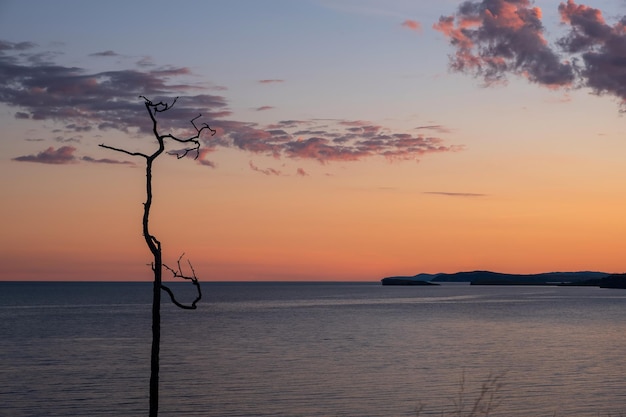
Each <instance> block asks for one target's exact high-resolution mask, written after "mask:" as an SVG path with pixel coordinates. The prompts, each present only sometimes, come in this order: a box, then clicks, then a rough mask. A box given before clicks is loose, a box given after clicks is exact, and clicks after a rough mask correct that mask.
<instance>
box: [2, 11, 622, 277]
mask: <svg viewBox="0 0 626 417" xmlns="http://www.w3.org/2000/svg"><path fill="white" fill-rule="evenodd" d="M235 3H237V4H235ZM243 3H245V5H243V6H242V5H241V2H234V3H233V4H231V2H206V3H205V2H200V3H198V4H187V5H185V7H181V6H180V5H177V4H176V3H175V2H163V1H155V2H150V3H144V2H133V3H130V4H127V3H124V4H123V5H122V3H119V2H117V3H116V2H113V3H110V2H109V3H102V4H100V3H94V2H89V3H87V2H84V3H83V2H74V1H69V0H61V1H60V2H44V1H35V2H27V3H24V2H18V1H7V2H3V3H2V4H1V5H0V118H1V120H2V139H1V141H0V146H1V148H0V155H1V158H0V174H1V175H2V178H3V180H2V185H1V188H0V191H1V194H2V201H3V202H2V204H0V222H2V233H0V279H1V280H124V281H128V280H131V281H133V280H150V279H151V271H150V267H149V266H148V265H147V264H148V263H149V262H150V259H151V258H150V253H149V252H148V250H147V248H146V247H145V242H144V240H143V236H142V234H141V215H142V203H143V201H144V198H145V194H144V193H145V189H144V186H145V173H144V170H143V166H142V160H141V159H133V158H132V157H130V156H126V155H121V154H119V153H115V152H111V151H110V150H107V149H102V148H100V147H98V145H99V144H101V143H108V144H111V145H114V146H124V147H126V148H127V149H137V150H139V149H146V148H149V147H150V146H151V145H152V144H153V139H152V137H151V136H150V129H151V124H150V120H149V117H148V115H147V113H146V111H145V108H144V106H143V103H142V99H140V98H139V95H146V96H150V97H151V98H153V99H159V100H160V99H161V98H163V97H165V98H170V99H173V98H174V97H176V96H180V99H179V100H178V101H177V103H176V105H175V106H174V108H173V111H172V112H171V114H167V115H166V114H164V115H163V118H162V119H160V121H161V122H162V125H163V128H164V129H170V130H171V131H172V132H179V133H184V132H188V131H189V129H190V127H191V125H190V121H191V120H192V119H193V118H195V117H196V116H197V115H198V114H201V115H202V116H201V118H200V119H198V122H202V123H205V122H206V123H208V124H209V125H210V126H211V127H212V128H214V129H215V130H216V131H217V134H216V135H215V136H209V135H206V136H205V137H203V138H202V148H201V151H200V154H199V157H198V158H197V159H195V160H194V159H193V158H188V157H184V158H181V159H177V158H174V157H163V158H162V159H160V160H159V161H158V162H157V164H156V166H155V172H154V187H155V189H154V196H155V200H154V202H153V214H152V216H153V217H152V219H151V230H152V232H153V233H154V234H155V235H156V236H157V237H158V238H159V240H160V241H161V242H163V249H164V257H165V259H166V262H175V260H176V259H177V258H178V257H179V256H180V255H181V254H182V253H183V252H184V253H185V255H186V256H187V257H188V258H189V259H190V260H191V261H192V262H193V265H194V268H195V269H196V272H197V274H198V277H199V278H200V279H201V280H203V281H241V280H245V281H248V280H270V281H273V280H276V281H285V280H307V281H309V280H333V281H344V280H355V281H375V280H378V279H380V278H382V277H384V276H388V275H414V274H417V273H421V272H429V273H436V272H457V271H463V270H493V271H499V272H510V273H533V272H547V271H579V270H595V271H604V272H624V271H625V270H626V265H625V264H624V262H623V255H622V250H623V247H624V245H623V243H622V242H623V236H624V235H625V234H626V216H624V211H625V210H626V163H625V162H626V124H625V120H624V117H623V115H622V114H621V113H620V111H621V110H623V103H624V100H625V99H626V87H624V85H626V84H625V83H624V80H626V67H624V66H623V65H622V66H621V67H619V66H615V65H614V66H611V65H610V64H607V63H609V62H625V61H624V59H626V57H625V56H623V54H624V51H625V50H626V48H624V47H623V46H624V45H626V31H624V24H623V23H621V22H620V20H619V18H618V17H617V16H624V15H625V14H626V7H625V6H624V4H616V3H619V2H608V1H601V0H598V1H588V2H586V4H579V3H577V2H574V1H572V0H569V1H567V2H558V1H557V2H542V3H541V8H539V7H538V6H539V4H535V3H537V2H535V3H533V2H532V1H517V2H512V1H510V2H507V1H505V0H500V1H495V2H490V3H493V4H498V5H499V6H500V9H497V8H495V7H493V8H491V9H485V7H484V4H483V3H486V2H480V1H472V2H470V3H471V5H473V6H472V7H469V6H468V7H464V8H463V7H461V8H460V7H459V6H460V5H461V3H462V1H445V2H432V1H414V2H404V1H385V2H383V1H374V0H365V1H350V0H338V1H323V0H314V1H303V2H300V1H299V2H284V1H270V2H255V1H244V2H243ZM207 16H211V18H209V19H207V18H206V17H207ZM112 28H114V30H113V29H112ZM571 29H575V30H573V31H571ZM518 41H519V42H518ZM516 42H518V43H516ZM494 45H496V46H498V47H499V48H496V47H494ZM586 48H591V50H592V53H587V52H588V49H586ZM497 51H501V53H498V52H497ZM582 57H585V58H582ZM573 58H578V59H579V61H577V62H578V63H579V64H581V65H585V67H584V71H576V70H575V69H574V68H573V67H572V62H573ZM620 60H621V61H620ZM169 150H170V151H176V150H177V149H176V147H175V145H172V148H171V149H169Z"/></svg>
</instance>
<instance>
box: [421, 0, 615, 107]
mask: <svg viewBox="0 0 626 417" xmlns="http://www.w3.org/2000/svg"><path fill="white" fill-rule="evenodd" d="M558 10H559V14H560V16H561V21H562V22H563V23H564V24H565V25H569V32H568V33H567V34H566V35H565V36H564V37H562V38H560V39H558V40H557V41H556V45H554V46H550V45H548V42H547V41H546V39H545V37H544V27H543V24H542V21H541V18H542V13H541V9H539V8H538V7H532V3H531V1H530V0H482V1H466V2H463V3H462V4H461V5H460V6H459V8H458V10H457V12H456V13H455V14H454V15H450V16H442V17H441V18H440V19H439V22H437V23H435V24H434V25H433V28H434V29H436V30H438V31H439V32H441V33H442V34H444V36H446V37H447V38H448V39H449V42H450V45H451V46H453V47H454V49H455V54H454V55H453V56H452V57H451V59H450V68H451V69H452V70H454V71H460V72H466V73H469V74H472V75H474V76H477V77H480V78H483V79H484V81H485V84H487V85H489V84H492V83H497V82H502V81H504V80H505V78H506V76H507V75H508V74H515V75H519V76H523V77H526V78H527V79H528V80H529V81H531V82H533V83H537V84H540V85H542V86H545V87H548V88H552V89H555V88H561V87H565V88H580V87H588V88H590V89H591V90H592V91H593V92H594V93H596V94H609V95H613V96H615V97H617V98H619V99H620V101H621V105H622V106H626V69H625V67H624V64H623V63H624V62H625V61H626V18H624V17H622V18H621V19H620V20H618V21H617V22H616V23H614V24H613V25H611V24H609V23H607V22H606V20H605V18H604V16H603V14H602V12H601V11H600V10H599V9H595V8H593V7H589V6H585V5H582V4H577V3H576V2H575V1H574V0H567V2H562V3H560V5H559V7H558Z"/></svg>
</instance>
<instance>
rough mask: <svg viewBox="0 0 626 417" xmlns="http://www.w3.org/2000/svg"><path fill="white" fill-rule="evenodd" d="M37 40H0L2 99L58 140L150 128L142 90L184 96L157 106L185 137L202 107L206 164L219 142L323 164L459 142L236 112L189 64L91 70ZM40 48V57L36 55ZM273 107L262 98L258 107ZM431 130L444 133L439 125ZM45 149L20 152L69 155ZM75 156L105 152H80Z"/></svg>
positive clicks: (366, 125)
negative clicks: (47, 124) (198, 80)
mask: <svg viewBox="0 0 626 417" xmlns="http://www.w3.org/2000/svg"><path fill="white" fill-rule="evenodd" d="M36 48H37V47H36V45H34V44H32V43H28V42H23V43H20V44H16V43H10V42H2V41H0V103H2V104H5V105H7V106H10V107H13V108H15V109H16V113H15V116H16V118H18V119H28V120H30V122H37V121H52V122H55V123H57V124H58V125H59V127H57V128H54V129H51V130H50V131H51V132H52V133H54V134H55V136H56V137H57V140H58V141H60V142H64V141H68V140H70V141H78V139H76V137H78V138H80V142H83V143H84V142H85V141H86V140H87V137H93V138H100V137H101V136H102V135H103V133H106V132H108V131H109V130H117V131H121V132H124V133H127V134H129V135H132V136H137V135H139V134H142V135H147V136H151V135H152V124H151V122H150V118H149V116H148V115H147V114H146V110H145V108H144V106H143V100H142V99H140V98H139V96H140V95H143V96H146V97H148V98H150V99H151V100H152V101H153V102H158V101H164V102H167V103H172V102H173V101H174V99H173V97H176V96H179V99H178V100H177V101H176V103H175V105H174V106H173V107H171V108H170V109H169V110H168V111H166V112H161V113H159V114H158V121H159V129H160V131H161V132H173V134H177V135H178V134H179V133H180V135H179V137H186V136H187V135H186V133H189V132H191V134H192V135H193V134H194V133H195V131H194V129H193V127H192V126H191V124H190V120H191V119H193V118H195V117H196V116H197V115H198V114H201V115H202V117H201V118H200V119H198V121H197V123H204V122H206V123H208V124H209V125H210V126H211V128H213V129H215V130H216V131H217V134H216V135H214V136H210V135H203V136H202V137H201V141H202V145H203V146H202V148H201V150H200V154H199V155H198V158H197V159H196V161H197V162H198V163H199V164H201V165H205V166H209V167H215V166H216V164H215V162H213V161H210V160H208V159H207V156H208V153H210V152H215V151H217V150H219V149H220V148H231V149H239V150H242V151H245V152H249V153H252V154H260V155H264V156H272V157H274V158H287V159H289V158H293V159H314V160H317V161H319V162H320V163H322V164H326V163H329V162H333V161H339V162H346V161H359V160H362V159H365V158H370V157H384V158H387V159H389V160H409V159H413V160H416V159H418V158H420V157H422V156H423V155H426V154H430V153H442V152H453V151H458V150H460V149H461V147H459V146H450V145H446V144H445V143H444V141H443V140H442V139H441V138H440V137H437V136H434V135H429V134H421V133H420V134H413V133H406V132H402V131H396V130H394V129H392V128H389V127H386V126H383V125H380V124H375V123H371V122H369V121H366V120H347V119H334V120H333V119H325V120H321V119H319V120H316V119H312V120H280V121H276V122H271V123H267V124H261V123H255V122H246V121H240V120H232V119H230V116H232V115H231V112H230V110H229V109H228V102H227V99H226V98H225V97H224V96H220V95H213V94H209V93H208V92H207V90H210V89H212V87H210V86H206V85H197V84H190V83H188V82H185V80H188V79H189V78H190V77H189V75H192V74H191V71H190V70H189V69H188V68H186V67H173V66H156V65H151V66H149V67H145V68H140V69H120V70H111V71H103V72H90V71H88V70H86V69H84V68H80V67H73V66H64V65H60V64H57V63H56V62H54V61H50V57H47V58H45V59H44V58H43V57H42V56H41V55H40V54H39V53H38V52H37V50H36ZM105 52H107V54H108V51H105ZM100 54H102V52H101V53H100ZM35 56H36V57H37V58H36V59H32V58H33V57H35ZM260 82H264V83H273V82H282V80H261V81H260ZM269 108H270V106H263V107H260V108H258V110H259V111H261V110H265V109H269ZM431 130H433V131H434V133H445V132H444V131H443V130H439V131H437V130H436V129H435V128H434V127H432V129H431ZM59 149H65V150H66V151H67V150H69V148H59ZM71 149H72V151H71V153H70V156H73V155H72V153H73V152H74V150H75V148H71ZM46 152H48V153H45V152H44V153H43V154H42V155H41V156H38V155H34V156H33V155H31V156H26V157H19V158H22V159H17V160H37V161H41V160H46V158H48V160H59V161H64V162H67V161H68V160H67V159H66V160H63V159H61V158H54V156H57V157H58V156H61V155H56V153H55V152H58V150H57V151H55V150H54V149H53V148H51V149H49V150H48V151H46ZM51 153H52V154H51ZM66 156H67V155H66ZM194 156H195V155H194ZM24 158H26V159H24ZM72 161H74V162H75V161H84V162H97V161H100V160H97V159H93V158H92V159H90V158H89V157H85V158H81V157H76V158H74V159H73V160H72ZM103 162H104V161H103ZM268 172H269V171H268Z"/></svg>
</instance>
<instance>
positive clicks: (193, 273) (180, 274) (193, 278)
mask: <svg viewBox="0 0 626 417" xmlns="http://www.w3.org/2000/svg"><path fill="white" fill-rule="evenodd" d="M184 255H185V254H184V253H183V254H182V255H180V257H179V258H178V261H177V262H176V263H177V265H178V269H177V270H174V269H172V268H170V267H169V266H167V265H165V264H163V267H164V268H165V269H167V270H168V271H170V272H171V273H172V274H173V276H174V278H182V279H188V280H190V281H191V283H192V284H193V285H194V286H195V287H196V291H197V295H196V299H195V300H193V302H192V303H191V304H189V305H187V304H182V303H180V302H178V300H176V297H175V296H174V293H173V292H172V290H170V289H169V288H168V287H167V286H165V285H163V284H161V289H162V290H163V291H165V292H166V293H168V294H169V296H170V300H172V303H174V304H175V305H176V306H178V307H180V308H183V309H186V310H195V309H196V303H197V302H198V301H200V299H201V298H202V291H201V290H200V283H199V282H198V278H197V277H196V271H195V270H194V269H193V265H191V261H190V260H189V259H187V263H188V264H189V269H191V276H189V275H185V274H184V273H183V270H182V268H181V266H180V260H181V259H183V256H184Z"/></svg>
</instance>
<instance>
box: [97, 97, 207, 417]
mask: <svg viewBox="0 0 626 417" xmlns="http://www.w3.org/2000/svg"><path fill="white" fill-rule="evenodd" d="M139 97H140V98H142V99H143V100H144V104H145V106H146V110H147V111H148V114H149V115H150V119H151V120H152V133H153V134H154V137H155V138H156V140H157V143H158V149H156V150H155V151H154V152H153V153H151V154H148V153H142V152H132V151H128V150H126V149H122V148H116V147H114V146H108V145H104V144H100V146H101V147H103V148H106V149H111V150H113V151H116V152H121V153H124V154H127V155H130V156H139V157H142V158H144V159H145V161H146V201H145V203H144V204H143V236H144V239H145V241H146V244H147V245H148V248H149V249H150V252H151V253H152V256H153V257H154V260H153V261H152V271H153V272H154V282H153V287H152V351H151V359H150V414H149V416H150V417H157V415H158V413H159V350H160V345H161V291H162V290H163V291H165V292H166V293H167V294H168V295H169V296H170V300H171V301H172V302H173V303H174V304H175V305H176V306H178V307H180V308H183V309H190V310H193V309H195V308H196V303H197V302H198V301H200V299H201V298H202V291H201V289H200V283H199V282H198V278H197V277H196V272H195V270H194V269H193V266H192V265H191V262H189V261H188V262H187V263H188V266H189V269H190V272H191V274H190V275H186V274H185V273H184V272H183V269H182V266H181V260H182V258H183V256H184V254H183V255H181V256H180V257H179V258H178V261H177V265H176V269H174V268H170V267H169V266H167V265H166V264H164V263H163V257H162V251H161V242H160V241H159V240H158V239H157V238H156V237H155V236H154V235H153V234H151V233H150V229H149V227H148V226H149V220H150V208H151V206H152V164H153V163H154V161H155V160H156V159H157V158H158V157H159V156H160V155H162V154H163V153H164V152H165V141H166V140H171V141H174V142H177V143H180V144H183V145H184V146H185V147H184V149H182V150H179V151H177V152H176V156H177V158H178V159H181V158H184V157H186V156H187V155H188V154H190V153H195V158H198V153H199V149H200V141H199V139H200V135H202V133H203V132H204V131H205V130H208V131H210V132H211V135H215V133H216V131H215V130H213V129H211V128H210V127H209V125H208V124H206V123H203V124H202V125H201V126H198V125H196V123H195V122H196V120H198V119H199V118H200V117H201V115H198V116H197V117H195V118H193V119H191V124H192V126H193V127H194V129H195V130H196V134H195V135H193V136H191V137H189V138H186V139H181V138H178V137H176V136H175V135H173V134H171V133H168V134H160V133H159V129H158V122H157V114H159V113H163V112H165V111H168V110H170V109H171V108H172V107H173V106H174V104H176V101H177V100H178V97H177V98H176V99H174V101H173V102H172V103H165V102H163V101H159V102H158V103H153V102H152V101H150V100H149V99H147V98H146V97H144V96H139ZM166 154H167V152H166ZM164 268H165V269H167V270H168V271H170V272H171V273H172V274H173V276H174V277H175V278H182V279H185V280H190V281H191V283H192V284H193V285H194V286H195V287H196V291H197V295H196V298H195V300H193V302H192V303H191V304H183V303H180V302H178V300H176V297H175V296H174V293H173V292H172V290H171V289H170V288H168V287H167V286H165V285H164V284H163V282H162V277H163V269H164Z"/></svg>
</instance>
